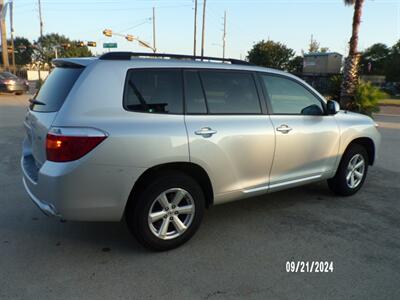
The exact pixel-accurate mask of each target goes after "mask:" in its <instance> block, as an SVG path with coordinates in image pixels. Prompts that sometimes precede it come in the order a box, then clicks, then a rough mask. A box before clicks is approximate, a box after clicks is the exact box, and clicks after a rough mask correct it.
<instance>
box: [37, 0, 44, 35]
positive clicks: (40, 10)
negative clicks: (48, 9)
mask: <svg viewBox="0 0 400 300" xmlns="http://www.w3.org/2000/svg"><path fill="white" fill-rule="evenodd" d="M38 7H39V20H40V37H42V36H43V19H42V2H41V1H40V0H38Z"/></svg>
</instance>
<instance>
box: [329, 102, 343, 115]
mask: <svg viewBox="0 0 400 300" xmlns="http://www.w3.org/2000/svg"><path fill="white" fill-rule="evenodd" d="M326 109H327V112H328V115H336V114H337V113H338V112H339V110H340V105H339V103H337V102H336V101H334V100H328V103H327V104H326Z"/></svg>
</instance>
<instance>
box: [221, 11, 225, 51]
mask: <svg viewBox="0 0 400 300" xmlns="http://www.w3.org/2000/svg"><path fill="white" fill-rule="evenodd" d="M225 47H226V11H224V35H223V36H222V58H225Z"/></svg>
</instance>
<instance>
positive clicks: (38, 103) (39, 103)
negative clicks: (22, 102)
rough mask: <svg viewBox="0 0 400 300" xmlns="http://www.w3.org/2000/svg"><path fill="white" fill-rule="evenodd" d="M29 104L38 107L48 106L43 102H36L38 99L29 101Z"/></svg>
mask: <svg viewBox="0 0 400 300" xmlns="http://www.w3.org/2000/svg"><path fill="white" fill-rule="evenodd" d="M29 102H30V103H31V104H36V105H46V103H44V102H42V101H39V100H36V99H29Z"/></svg>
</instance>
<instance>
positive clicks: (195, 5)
mask: <svg viewBox="0 0 400 300" xmlns="http://www.w3.org/2000/svg"><path fill="white" fill-rule="evenodd" d="M196 36H197V0H194V33H193V56H196V47H197V45H196V41H197V37H196Z"/></svg>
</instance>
